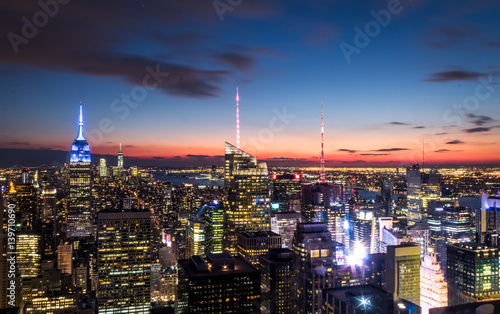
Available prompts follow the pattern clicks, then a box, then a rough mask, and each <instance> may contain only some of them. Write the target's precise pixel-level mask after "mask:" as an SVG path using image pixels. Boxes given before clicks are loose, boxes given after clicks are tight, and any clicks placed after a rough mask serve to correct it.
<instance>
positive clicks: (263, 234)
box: [240, 231, 280, 238]
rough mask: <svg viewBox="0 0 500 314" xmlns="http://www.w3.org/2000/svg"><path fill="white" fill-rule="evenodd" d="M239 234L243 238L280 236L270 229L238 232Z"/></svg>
mask: <svg viewBox="0 0 500 314" xmlns="http://www.w3.org/2000/svg"><path fill="white" fill-rule="evenodd" d="M240 234H241V235H242V236H243V237H245V238H269V237H280V235H279V234H277V233H274V232H272V231H257V232H240Z"/></svg>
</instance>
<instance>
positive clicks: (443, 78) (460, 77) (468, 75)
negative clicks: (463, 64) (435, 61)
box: [425, 70, 485, 82]
mask: <svg viewBox="0 0 500 314" xmlns="http://www.w3.org/2000/svg"><path fill="white" fill-rule="evenodd" d="M481 75H485V74H484V73H479V72H474V71H465V70H452V71H445V72H436V73H433V74H431V75H430V76H429V78H427V79H426V80H425V81H427V82H453V81H474V80H477V78H478V77H479V76H481Z"/></svg>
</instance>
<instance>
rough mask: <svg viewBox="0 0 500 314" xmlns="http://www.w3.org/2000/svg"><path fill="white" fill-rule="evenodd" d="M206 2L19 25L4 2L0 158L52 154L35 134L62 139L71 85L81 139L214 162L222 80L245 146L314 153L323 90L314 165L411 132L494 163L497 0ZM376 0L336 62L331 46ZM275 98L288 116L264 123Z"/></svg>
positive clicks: (363, 155) (369, 160) (227, 115)
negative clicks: (32, 28)
mask: <svg viewBox="0 0 500 314" xmlns="http://www.w3.org/2000/svg"><path fill="white" fill-rule="evenodd" d="M54 1H55V0H54ZM54 1H42V2H43V3H57V2H54ZM60 1H61V2H63V1H62V0H60ZM213 3H214V2H212V1H201V0H199V1H186V0H183V1H123V0H115V1H105V2H103V1H97V0H94V1H84V2H83V1H70V2H68V3H67V4H64V5H63V4H59V5H58V6H59V8H58V10H57V11H58V12H57V13H55V14H52V15H54V16H53V17H50V18H48V19H47V21H46V22H45V21H43V20H41V22H40V21H39V25H42V27H37V33H36V34H35V35H34V36H31V35H30V34H27V35H29V37H32V38H26V37H27V36H25V35H26V32H25V34H24V35H23V27H26V26H23V25H25V24H26V22H25V21H26V20H29V21H33V17H34V16H35V17H39V18H43V14H42V13H39V12H42V11H41V10H42V8H41V7H40V5H39V4H38V2H37V1H22V3H21V2H20V1H15V0H8V1H4V2H2V4H0V9H1V10H0V12H1V13H0V17H1V20H0V24H1V25H2V27H1V29H2V37H1V40H0V56H1V58H0V97H1V98H0V151H2V156H1V157H0V165H3V166H7V165H10V164H11V163H12V162H13V161H14V160H16V162H17V160H19V163H23V161H24V160H26V159H23V158H24V157H23V156H25V155H26V154H27V152H28V151H26V149H30V151H29V152H30V155H31V157H30V158H31V159H29V160H28V161H26V162H30V163H35V164H36V163H37V162H38V161H39V163H40V164H41V163H52V162H54V161H55V162H64V161H65V160H63V159H64V158H63V159H62V160H53V159H54V158H56V157H54V154H53V153H50V152H49V150H52V151H58V150H60V151H68V150H69V147H70V144H71V142H72V140H73V139H74V137H75V136H76V120H77V112H78V104H79V102H80V101H82V102H83V104H84V113H85V123H86V126H85V133H86V136H87V138H88V139H89V141H90V144H91V149H92V151H93V152H94V153H98V154H115V153H116V151H117V149H118V144H119V143H123V145H124V154H125V156H134V157H141V158H145V159H148V160H150V162H151V163H155V164H161V165H195V164H197V163H208V164H210V163H220V161H221V155H223V153H224V152H223V147H224V145H223V143H224V141H226V140H227V141H229V142H235V131H234V130H235V99H234V98H235V89H236V86H239V89H240V98H241V101H240V106H241V108H240V113H241V136H242V148H243V149H246V150H247V151H248V152H250V153H252V154H255V155H257V157H258V158H259V159H264V160H269V161H275V162H285V163H291V164H293V163H296V164H299V163H300V164H305V163H309V162H311V164H315V163H317V162H318V156H319V138H320V136H319V122H320V103H321V101H323V102H324V103H325V125H326V127H325V130H326V132H325V147H326V151H325V152H326V157H327V160H328V163H327V164H328V165H384V164H391V165H403V164H407V163H410V162H418V161H420V158H421V155H422V151H421V150H422V142H425V143H426V144H425V147H426V149H425V150H426V160H427V161H428V162H429V163H436V164H446V163H453V164H462V163H463V164H468V163H488V164H496V163H498V161H499V158H498V156H499V153H500V149H498V148H497V147H498V145H497V144H498V142H499V140H500V136H499V132H498V126H499V125H500V123H499V122H498V120H499V119H500V109H499V108H500V106H499V100H500V91H499V89H500V86H499V85H498V83H496V82H498V74H499V72H500V70H499V69H500V64H499V59H498V56H499V55H500V22H499V19H498V17H499V16H500V3H498V1H481V2H480V3H476V2H474V3H472V2H470V1H415V0H413V1H400V2H399V3H398V2H397V1H363V2H362V3H358V2H353V1H293V0H291V1H290V0H288V1H255V0H252V1H250V0H243V1H236V0H234V1H231V3H233V4H237V5H236V6H234V7H232V10H231V11H226V12H224V13H223V14H222V16H223V20H221V19H220V15H219V14H218V13H217V10H216V8H215V7H214V5H213ZM217 3H225V4H226V5H228V3H229V2H228V1H224V0H220V1H219V2H217ZM238 3H239V4H238ZM388 7H392V8H393V11H394V12H395V14H391V20H390V22H389V23H388V24H387V25H386V26H385V27H384V26H380V31H379V32H377V33H376V34H375V36H373V38H370V39H369V43H368V45H366V46H365V47H362V48H358V49H360V50H359V51H360V53H354V54H352V55H350V62H348V60H347V59H346V57H345V55H344V54H343V52H342V49H341V46H342V45H343V46H346V45H352V46H354V47H355V36H356V28H359V29H361V30H364V29H365V27H366V26H367V25H371V26H373V25H375V23H376V20H375V18H374V17H373V15H372V14H371V11H372V10H373V11H374V12H380V11H381V10H388ZM51 8H53V6H51ZM377 25H378V24H377ZM19 36H23V37H24V39H19V38H20V37H19ZM13 38H14V39H13ZM13 41H14V42H16V43H17V44H14V45H13V44H12V42H13ZM21 41H22V43H21ZM13 46H16V47H13ZM16 49H17V50H18V51H17V53H16V51H15V50H16ZM147 68H149V69H150V70H149V72H151V71H154V70H151V69H155V68H157V69H158V70H159V71H161V72H165V73H169V74H168V76H164V77H161V78H162V81H161V82H160V85H159V86H158V87H156V88H154V89H152V90H148V91H147V93H146V95H145V98H144V99H141V101H138V102H135V101H134V103H136V104H137V105H136V107H135V108H131V109H129V110H130V112H129V113H128V114H125V112H124V111H123V110H124V108H125V107H124V106H127V105H126V104H124V103H123V102H121V103H120V102H119V101H118V102H117V103H115V105H114V109H112V104H113V102H114V101H115V99H120V98H121V97H122V95H131V94H133V93H136V92H137V93H139V92H140V91H144V89H141V88H142V87H141V86H142V84H143V78H144V77H145V76H146V75H148V73H149V72H148V70H147ZM490 75H491V76H490ZM480 76H483V77H485V78H486V81H488V80H490V81H491V82H487V83H485V84H483V83H481V81H480V80H479V79H478V77H480ZM148 82H149V84H151V83H154V80H150V81H148ZM134 88H135V89H134ZM478 92H479V94H477V93H478ZM478 95H479V96H478ZM136 96H143V95H142V94H140V93H139V94H137V95H136ZM478 97H479V98H481V99H478ZM465 100H468V101H470V102H469V103H467V104H465V105H464V101H465ZM476 100H477V102H474V101H476ZM134 106H135V105H134ZM283 110H285V111H286V112H287V113H289V114H290V115H293V116H294V118H290V119H289V120H287V122H288V123H287V124H286V125H284V126H283V127H281V124H280V123H278V124H279V125H278V126H279V127H278V126H276V124H274V125H275V128H272V127H271V126H272V125H273V122H275V120H276V118H277V114H276V112H283ZM107 123H108V124H110V125H111V126H109V128H111V129H112V130H111V131H110V132H108V133H103V132H102V130H103V129H104V130H105V129H107V128H108V126H106V124H107ZM100 124H103V125H105V127H104V128H103V127H102V126H100ZM99 128H101V130H100V131H99ZM270 130H271V131H270ZM101 135H102V137H101ZM259 136H260V137H259ZM252 137H254V138H255V139H252ZM2 148H3V150H2ZM7 149H9V150H7ZM31 150H37V151H38V154H35V155H37V156H39V157H37V158H35V159H33V156H32V155H33V153H32V152H33V151H31ZM114 162H115V161H114V160H110V161H109V163H111V164H113V163H114Z"/></svg>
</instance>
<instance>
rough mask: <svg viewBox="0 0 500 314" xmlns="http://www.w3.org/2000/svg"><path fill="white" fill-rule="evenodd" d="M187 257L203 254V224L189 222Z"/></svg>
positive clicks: (195, 221)
mask: <svg viewBox="0 0 500 314" xmlns="http://www.w3.org/2000/svg"><path fill="white" fill-rule="evenodd" d="M188 245H189V248H188V249H189V256H193V255H203V254H205V223H204V222H203V221H200V220H198V219H196V220H194V221H190V223H189V229H188Z"/></svg>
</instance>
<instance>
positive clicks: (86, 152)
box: [69, 104, 90, 163]
mask: <svg viewBox="0 0 500 314" xmlns="http://www.w3.org/2000/svg"><path fill="white" fill-rule="evenodd" d="M82 107H83V106H82V104H80V116H79V119H78V136H77V137H76V139H75V141H74V142H73V145H72V146H71V153H70V157H69V162H71V163H75V162H84V163H90V147H89V143H88V142H87V140H86V139H85V137H83V109H82Z"/></svg>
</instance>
